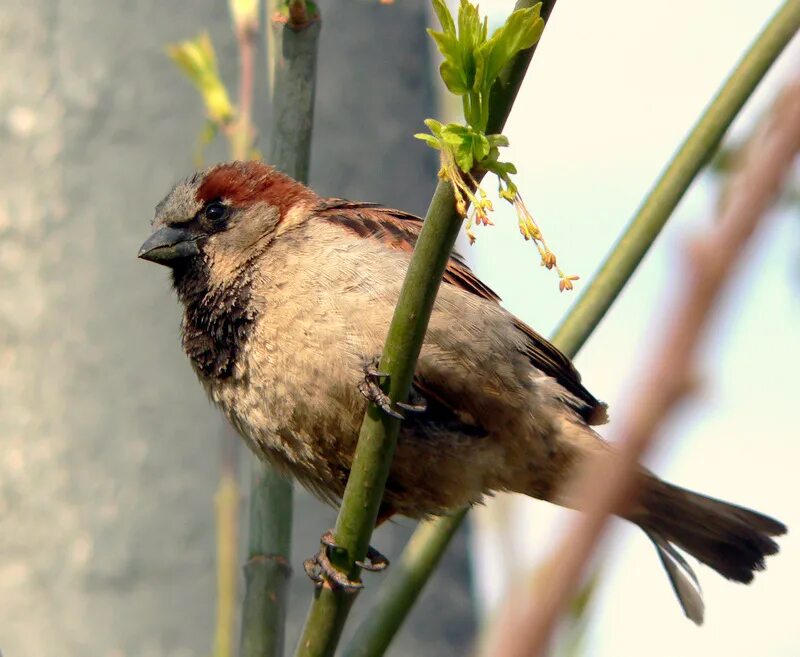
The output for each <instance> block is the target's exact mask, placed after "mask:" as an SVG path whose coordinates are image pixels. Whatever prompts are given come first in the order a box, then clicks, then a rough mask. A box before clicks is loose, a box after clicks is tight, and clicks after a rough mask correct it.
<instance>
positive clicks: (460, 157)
mask: <svg viewBox="0 0 800 657" xmlns="http://www.w3.org/2000/svg"><path fill="white" fill-rule="evenodd" d="M455 158H456V164H458V168H459V169H461V170H462V171H463V172H464V173H467V172H468V171H471V170H472V166H473V164H474V163H475V158H474V157H473V155H472V140H470V139H466V140H463V141H461V142H460V143H459V145H458V146H457V147H456V151H455Z"/></svg>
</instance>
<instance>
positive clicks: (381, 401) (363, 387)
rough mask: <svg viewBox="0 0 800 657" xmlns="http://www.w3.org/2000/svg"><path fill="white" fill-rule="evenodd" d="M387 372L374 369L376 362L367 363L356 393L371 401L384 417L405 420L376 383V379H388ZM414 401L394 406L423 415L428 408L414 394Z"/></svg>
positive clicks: (422, 400)
mask: <svg viewBox="0 0 800 657" xmlns="http://www.w3.org/2000/svg"><path fill="white" fill-rule="evenodd" d="M388 376H389V374H388V372H381V371H380V370H379V369H378V368H377V367H376V361H372V362H368V363H367V364H366V365H365V366H364V379H363V380H362V381H360V382H359V384H358V391H359V392H360V393H361V394H362V395H364V397H366V399H367V401H371V402H372V403H373V404H375V405H376V406H377V407H378V408H380V409H381V410H382V411H383V412H384V413H386V415H388V416H389V417H393V418H395V419H397V420H405V419H406V418H405V416H404V415H403V414H402V413H400V411H396V410H395V409H393V408H392V400H391V398H390V397H389V395H387V394H386V393H385V392H384V391H383V389H382V388H381V386H380V385H379V383H378V379H381V378H385V377H388ZM412 395H414V399H413V400H412V401H411V402H410V403H409V402H397V403H396V404H395V406H397V408H401V409H403V410H404V411H408V412H409V413H424V412H425V411H426V410H427V408H428V406H427V405H426V404H425V400H424V399H422V398H421V397H420V396H419V395H417V394H415V393H414V392H413V391H412Z"/></svg>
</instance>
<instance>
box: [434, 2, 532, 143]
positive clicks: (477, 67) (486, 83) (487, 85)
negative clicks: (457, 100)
mask: <svg viewBox="0 0 800 657" xmlns="http://www.w3.org/2000/svg"><path fill="white" fill-rule="evenodd" d="M541 8H542V4H541V3H538V4H537V5H535V6H533V7H530V8H527V9H517V10H516V11H514V12H513V13H512V14H511V15H510V16H509V17H508V19H507V20H506V22H505V23H504V24H503V25H502V26H501V27H499V28H498V29H497V30H495V31H494V33H493V34H492V36H491V37H490V36H489V27H488V21H487V19H486V18H484V19H483V20H482V21H481V18H480V15H479V13H478V7H477V5H473V4H472V3H470V2H469V0H461V4H460V5H459V8H458V29H456V23H455V21H454V20H453V16H452V15H451V14H450V10H449V9H448V8H447V5H446V4H445V2H444V0H433V9H434V11H435V12H436V16H437V17H438V19H439V23H440V24H441V26H442V31H441V32H436V31H435V30H432V29H429V30H428V33H429V34H430V35H431V37H432V38H433V40H434V41H435V42H436V45H437V47H438V48H439V51H440V52H441V53H442V56H443V57H444V61H443V62H442V64H441V66H440V67H439V72H440V74H441V76H442V80H444V83H445V85H446V86H447V88H448V90H450V92H451V93H453V94H455V95H456V96H461V97H462V100H463V103H464V118H465V119H466V120H467V123H468V124H469V125H470V126H471V127H472V128H474V129H475V131H477V132H479V133H484V132H485V131H486V125H487V122H488V120H489V97H490V95H491V91H492V86H493V85H494V82H495V80H496V79H497V76H498V75H499V74H500V71H502V70H503V68H505V67H506V66H507V65H508V64H509V62H511V60H512V59H513V58H514V57H515V56H516V55H517V54H518V53H520V52H521V51H523V50H527V49H528V48H531V47H532V46H533V45H534V44H535V43H536V42H537V41H538V40H539V37H540V36H541V35H542V31H543V30H544V20H542V18H541V16H540V15H539V14H540V12H541Z"/></svg>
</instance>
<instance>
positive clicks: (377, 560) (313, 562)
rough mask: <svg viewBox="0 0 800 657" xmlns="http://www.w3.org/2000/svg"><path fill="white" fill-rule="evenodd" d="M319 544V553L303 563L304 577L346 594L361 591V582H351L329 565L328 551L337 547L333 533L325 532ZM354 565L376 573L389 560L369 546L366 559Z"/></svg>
mask: <svg viewBox="0 0 800 657" xmlns="http://www.w3.org/2000/svg"><path fill="white" fill-rule="evenodd" d="M319 542H320V549H319V552H317V554H315V555H314V556H313V557H311V558H310V559H306V560H305V561H304V562H303V569H304V570H305V571H306V575H308V576H309V578H310V579H311V580H312V581H313V582H314V583H315V584H317V585H319V586H322V584H323V582H325V581H326V580H327V581H328V583H329V584H330V585H331V587H332V588H340V589H342V590H344V591H346V592H347V593H354V592H356V591H359V590H360V589H363V588H364V584H363V583H362V582H361V581H356V580H351V579H350V578H349V577H347V575H345V574H344V573H343V572H341V571H340V570H337V569H336V567H335V566H334V565H333V564H332V563H331V560H330V557H329V556H328V550H329V549H335V548H337V547H338V546H337V545H336V541H335V540H334V538H333V531H332V530H328V531H326V532H325V533H324V534H323V535H322V536H321V537H320V539H319ZM356 564H357V565H358V566H359V567H361V568H363V569H364V570H368V571H371V572H378V571H381V570H385V569H386V567H387V566H388V565H389V560H388V559H387V558H386V557H385V556H383V555H382V554H381V553H380V552H378V551H377V550H376V549H375V548H373V547H372V546H369V548H367V557H366V559H364V560H363V561H356Z"/></svg>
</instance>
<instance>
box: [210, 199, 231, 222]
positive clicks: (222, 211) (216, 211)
mask: <svg viewBox="0 0 800 657" xmlns="http://www.w3.org/2000/svg"><path fill="white" fill-rule="evenodd" d="M227 212H228V208H227V207H225V206H224V205H223V204H222V203H219V202H218V201H214V202H213V203H209V204H208V205H207V206H206V209H205V215H206V218H207V219H209V220H210V221H221V220H222V219H224V218H225V215H226V214H227Z"/></svg>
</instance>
